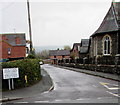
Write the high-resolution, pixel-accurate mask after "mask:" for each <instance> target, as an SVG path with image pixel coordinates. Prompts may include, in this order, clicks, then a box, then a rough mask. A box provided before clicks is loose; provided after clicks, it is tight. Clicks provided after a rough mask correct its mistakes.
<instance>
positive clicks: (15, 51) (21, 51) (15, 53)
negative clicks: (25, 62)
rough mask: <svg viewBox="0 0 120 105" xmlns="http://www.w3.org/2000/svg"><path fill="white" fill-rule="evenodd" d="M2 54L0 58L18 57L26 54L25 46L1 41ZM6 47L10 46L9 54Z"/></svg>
mask: <svg viewBox="0 0 120 105" xmlns="http://www.w3.org/2000/svg"><path fill="white" fill-rule="evenodd" d="M1 44H2V51H0V52H2V56H0V58H2V59H7V58H18V57H25V56H26V47H25V46H15V47H13V46H11V45H9V44H8V43H6V42H4V41H2V42H1V43H0V45H1ZM8 48H11V54H8Z"/></svg>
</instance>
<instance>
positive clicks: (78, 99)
mask: <svg viewBox="0 0 120 105" xmlns="http://www.w3.org/2000/svg"><path fill="white" fill-rule="evenodd" d="M76 100H77V101H79V100H85V99H81V98H80V99H76Z"/></svg>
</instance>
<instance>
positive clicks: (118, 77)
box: [54, 65, 120, 82]
mask: <svg viewBox="0 0 120 105" xmlns="http://www.w3.org/2000/svg"><path fill="white" fill-rule="evenodd" d="M54 66H56V67H60V68H65V69H68V70H72V71H76V72H81V73H85V74H89V75H93V76H99V77H102V78H106V79H111V80H114V81H119V82H120V75H117V74H110V73H103V72H97V71H91V70H86V69H78V68H72V67H65V66H59V65H54Z"/></svg>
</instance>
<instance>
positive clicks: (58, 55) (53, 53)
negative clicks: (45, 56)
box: [49, 50, 70, 64]
mask: <svg viewBox="0 0 120 105" xmlns="http://www.w3.org/2000/svg"><path fill="white" fill-rule="evenodd" d="M49 55H50V59H51V63H52V64H58V63H60V62H67V60H69V59H70V51H69V50H50V52H49Z"/></svg>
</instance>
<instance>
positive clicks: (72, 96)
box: [10, 64, 120, 103]
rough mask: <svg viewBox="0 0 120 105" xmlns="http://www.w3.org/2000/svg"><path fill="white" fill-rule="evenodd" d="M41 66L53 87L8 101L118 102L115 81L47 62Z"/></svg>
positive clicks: (116, 83) (117, 88) (117, 87)
mask: <svg viewBox="0 0 120 105" xmlns="http://www.w3.org/2000/svg"><path fill="white" fill-rule="evenodd" d="M42 68H44V69H45V70H46V71H47V72H48V73H49V74H50V76H51V78H52V80H53V84H54V89H53V90H52V91H50V92H44V93H42V94H37V95H34V96H33V97H30V98H24V99H21V100H16V101H11V102H10V103H13V102H14V103H118V101H119V98H120V96H119V94H118V90H119V86H118V84H119V83H118V82H117V81H112V80H108V79H105V78H100V77H96V76H91V75H87V74H84V73H79V72H75V71H70V70H67V69H63V68H58V67H54V66H51V65H48V64H45V65H42ZM33 91H34V90H33Z"/></svg>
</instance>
